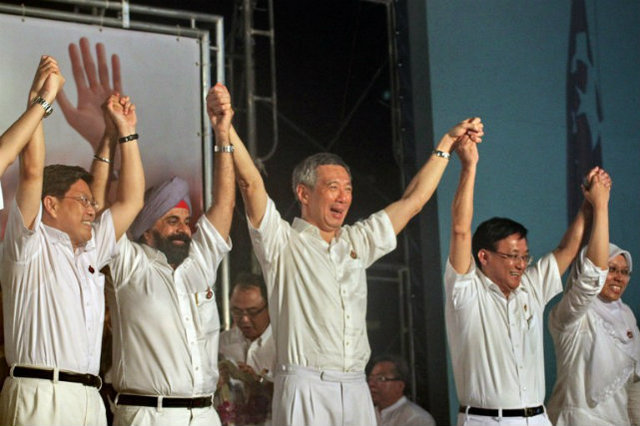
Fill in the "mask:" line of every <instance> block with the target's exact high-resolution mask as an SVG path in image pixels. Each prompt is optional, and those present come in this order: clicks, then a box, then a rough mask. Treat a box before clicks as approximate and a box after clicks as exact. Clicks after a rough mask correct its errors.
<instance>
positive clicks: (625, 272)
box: [609, 266, 631, 277]
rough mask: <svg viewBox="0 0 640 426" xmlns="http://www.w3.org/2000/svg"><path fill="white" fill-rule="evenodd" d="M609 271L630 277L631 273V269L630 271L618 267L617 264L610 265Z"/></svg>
mask: <svg viewBox="0 0 640 426" xmlns="http://www.w3.org/2000/svg"><path fill="white" fill-rule="evenodd" d="M609 273H610V274H620V275H622V276H623V277H628V276H630V275H631V271H629V270H628V269H622V268H618V267H617V266H609Z"/></svg>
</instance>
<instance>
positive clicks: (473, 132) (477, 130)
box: [447, 117, 484, 143]
mask: <svg viewBox="0 0 640 426" xmlns="http://www.w3.org/2000/svg"><path fill="white" fill-rule="evenodd" d="M447 135H449V137H451V138H452V139H454V140H455V141H458V139H459V138H461V137H462V136H464V135H467V136H468V137H469V139H470V140H471V141H472V142H475V143H480V142H482V136H484V124H482V120H481V119H480V118H479V117H471V118H467V119H466V120H463V121H461V122H460V123H458V124H456V125H455V126H453V127H452V128H451V129H450V130H449V131H448V132H447Z"/></svg>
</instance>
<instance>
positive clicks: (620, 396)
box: [548, 250, 640, 426]
mask: <svg viewBox="0 0 640 426" xmlns="http://www.w3.org/2000/svg"><path fill="white" fill-rule="evenodd" d="M580 262H581V264H580V266H579V270H580V273H578V274H574V271H573V270H572V274H571V277H570V278H569V281H568V282H567V289H566V290H565V294H564V296H563V297H562V300H561V301H560V302H559V303H558V304H557V305H556V306H554V307H553V309H552V310H551V314H550V315H549V330H550V331H551V336H552V337H553V342H554V345H555V350H556V359H557V362H556V365H557V368H558V378H557V380H556V384H555V387H554V389H553V393H552V395H551V398H550V399H549V404H548V411H549V416H550V418H551V420H552V421H553V422H554V424H556V425H563V426H564V425H593V426H596V425H602V426H604V425H628V424H630V420H629V416H628V413H627V401H628V395H627V386H626V385H627V382H628V380H629V379H630V378H632V377H633V376H637V375H636V374H635V372H634V370H635V369H636V368H637V361H636V359H638V357H640V354H638V353H636V354H635V358H636V359H634V358H633V357H630V356H629V355H628V354H627V353H626V350H625V349H626V348H623V347H624V346H629V349H632V346H633V344H634V339H635V341H636V342H637V340H638V339H639V338H640V336H638V333H639V332H638V328H637V326H636V319H635V316H634V315H633V312H632V311H631V309H629V307H628V306H627V305H625V304H624V303H622V301H616V302H611V304H615V305H617V306H615V307H614V306H612V308H619V309H616V311H617V313H619V314H620V317H619V318H618V317H617V315H615V316H614V317H613V318H616V319H617V320H618V321H616V322H615V323H610V322H609V319H610V318H603V317H602V316H601V315H599V314H598V312H597V311H598V309H597V306H596V304H598V303H601V304H604V302H602V301H600V300H598V294H600V292H601V290H602V287H603V285H604V283H605V281H606V279H607V272H608V271H607V270H606V269H605V270H601V269H600V268H598V267H596V266H595V265H594V264H593V263H592V262H591V261H590V260H589V259H588V258H587V257H586V255H585V251H584V250H583V251H582V252H581V254H580ZM616 329H621V331H620V332H617V331H616ZM627 330H628V331H627ZM628 334H630V335H631V337H629V336H628ZM635 346H636V348H637V347H638V346H637V344H636V345H635ZM600 355H602V356H600Z"/></svg>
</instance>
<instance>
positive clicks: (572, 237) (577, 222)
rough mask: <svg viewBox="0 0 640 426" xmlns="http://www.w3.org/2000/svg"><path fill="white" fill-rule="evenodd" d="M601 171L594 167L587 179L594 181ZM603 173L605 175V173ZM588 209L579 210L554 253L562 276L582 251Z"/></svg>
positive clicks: (583, 207)
mask: <svg viewBox="0 0 640 426" xmlns="http://www.w3.org/2000/svg"><path fill="white" fill-rule="evenodd" d="M600 171H601V169H600V168H598V167H594V168H593V169H591V171H590V172H589V174H588V175H587V179H592V178H593V176H595V175H596V174H597V175H600ZM602 172H603V173H605V172H604V171H602ZM605 175H606V173H605ZM606 176H608V175H606ZM601 178H602V179H605V176H604V175H602V176H601ZM587 208H588V206H585V205H584V204H583V206H582V207H581V208H580V210H578V213H577V214H576V217H575V218H574V219H573V222H571V224H570V225H569V228H567V230H566V232H565V233H564V235H563V236H562V240H561V241H560V244H558V247H557V248H556V249H555V250H554V251H553V255H554V256H555V258H556V262H557V263H558V269H559V271H560V274H564V272H565V271H566V270H567V268H568V267H569V265H571V262H573V260H574V259H575V258H576V255H577V254H578V251H579V250H580V247H581V245H582V241H583V240H584V233H585V228H586V224H587V218H586V209H587ZM594 213H595V211H594ZM607 221H608V219H607ZM607 226H608V225H607ZM607 238H608V236H607ZM607 250H608V248H607ZM606 264H607V263H606V261H605V268H606Z"/></svg>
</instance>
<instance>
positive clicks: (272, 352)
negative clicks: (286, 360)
mask: <svg viewBox="0 0 640 426" xmlns="http://www.w3.org/2000/svg"><path fill="white" fill-rule="evenodd" d="M220 359H228V360H231V361H233V362H235V363H238V362H244V363H245V364H247V365H249V366H250V367H251V368H253V370H254V371H255V372H256V373H260V372H261V371H263V370H265V369H266V370H267V371H268V376H269V377H270V376H273V372H274V371H275V368H276V345H275V342H274V341H273V335H272V333H271V324H269V325H268V326H267V328H266V329H265V330H264V331H263V332H262V334H261V335H260V337H258V338H257V339H255V340H253V341H252V340H249V339H247V338H246V337H244V334H242V331H241V330H240V329H239V328H238V327H232V328H231V329H230V330H227V331H224V332H222V333H221V334H220Z"/></svg>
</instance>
